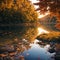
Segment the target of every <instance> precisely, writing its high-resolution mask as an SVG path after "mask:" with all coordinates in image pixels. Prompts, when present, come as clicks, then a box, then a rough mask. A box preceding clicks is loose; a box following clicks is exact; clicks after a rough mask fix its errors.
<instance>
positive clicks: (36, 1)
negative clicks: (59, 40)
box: [30, 0, 50, 18]
mask: <svg viewBox="0 0 60 60" xmlns="http://www.w3.org/2000/svg"><path fill="white" fill-rule="evenodd" d="M30 1H31V2H32V4H33V3H38V2H39V1H38V0H30ZM34 7H35V9H37V8H39V6H36V5H34ZM37 13H38V18H43V17H45V16H46V15H48V14H50V13H49V12H47V13H45V14H44V15H43V14H40V11H37Z"/></svg>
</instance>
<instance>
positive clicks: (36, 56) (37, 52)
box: [22, 40, 55, 60]
mask: <svg viewBox="0 0 60 60" xmlns="http://www.w3.org/2000/svg"><path fill="white" fill-rule="evenodd" d="M37 42H38V41H37V40H35V42H33V43H31V44H30V46H31V48H30V49H29V50H26V51H24V52H23V54H22V55H23V56H24V57H25V60H54V58H52V57H53V56H54V55H55V53H52V54H51V53H49V52H48V51H47V50H46V49H48V47H47V46H48V45H46V46H44V47H41V46H40V45H39V44H37ZM46 47H47V48H46Z"/></svg>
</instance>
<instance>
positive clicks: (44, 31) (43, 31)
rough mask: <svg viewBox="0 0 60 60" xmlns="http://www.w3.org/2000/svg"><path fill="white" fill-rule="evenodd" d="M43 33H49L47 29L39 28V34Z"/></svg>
mask: <svg viewBox="0 0 60 60" xmlns="http://www.w3.org/2000/svg"><path fill="white" fill-rule="evenodd" d="M43 33H49V32H48V31H47V30H44V29H43V28H40V27H39V28H38V35H40V34H43Z"/></svg>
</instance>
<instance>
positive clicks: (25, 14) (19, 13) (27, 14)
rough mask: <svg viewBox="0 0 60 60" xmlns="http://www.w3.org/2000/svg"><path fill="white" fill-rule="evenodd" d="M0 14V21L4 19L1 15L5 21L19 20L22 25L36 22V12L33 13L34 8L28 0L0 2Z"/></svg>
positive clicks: (5, 0)
mask: <svg viewBox="0 0 60 60" xmlns="http://www.w3.org/2000/svg"><path fill="white" fill-rule="evenodd" d="M0 12H1V14H0V15H1V16H0V18H2V20H3V19H4V18H3V15H4V17H5V20H7V21H8V20H11V21H13V20H15V21H19V20H20V21H21V22H23V23H24V22H36V21H37V20H38V15H37V12H36V11H35V9H34V6H33V5H32V4H31V3H30V2H29V1H28V0H1V1H0ZM7 12H8V13H7ZM9 17H10V18H9ZM6 18H7V19H6ZM15 21H14V22H15ZM8 22H9V21H8Z"/></svg>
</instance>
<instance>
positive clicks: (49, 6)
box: [34, 0, 60, 29]
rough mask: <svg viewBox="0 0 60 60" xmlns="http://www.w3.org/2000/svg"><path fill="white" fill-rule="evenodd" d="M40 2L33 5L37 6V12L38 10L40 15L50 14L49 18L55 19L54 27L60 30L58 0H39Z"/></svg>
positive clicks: (59, 1)
mask: <svg viewBox="0 0 60 60" xmlns="http://www.w3.org/2000/svg"><path fill="white" fill-rule="evenodd" d="M39 1H40V2H38V3H34V4H35V5H39V8H38V9H37V10H40V13H41V14H44V13H46V12H47V11H49V12H50V14H51V16H56V17H57V25H56V27H57V28H58V29H60V0H39Z"/></svg>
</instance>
